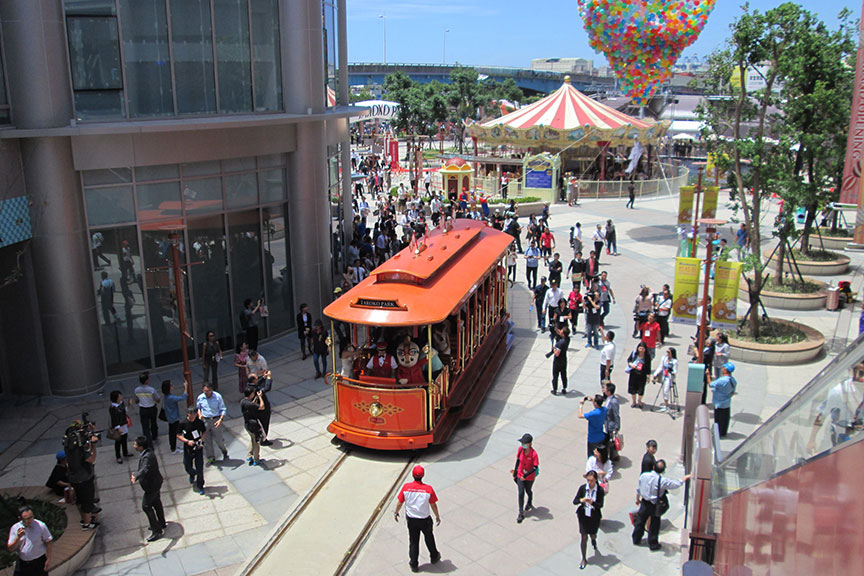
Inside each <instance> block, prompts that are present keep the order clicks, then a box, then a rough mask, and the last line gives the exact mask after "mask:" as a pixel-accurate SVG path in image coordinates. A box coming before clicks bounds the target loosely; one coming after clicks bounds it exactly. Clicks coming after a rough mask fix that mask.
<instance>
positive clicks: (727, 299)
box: [711, 260, 741, 328]
mask: <svg viewBox="0 0 864 576" xmlns="http://www.w3.org/2000/svg"><path fill="white" fill-rule="evenodd" d="M740 280H741V262H724V261H722V260H720V261H718V262H716V263H715V268H714V300H713V305H712V307H711V326H714V327H717V328H736V327H737V320H738V317H737V312H738V283H739V282H740Z"/></svg>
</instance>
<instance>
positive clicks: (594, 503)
mask: <svg viewBox="0 0 864 576" xmlns="http://www.w3.org/2000/svg"><path fill="white" fill-rule="evenodd" d="M585 480H586V482H585V484H583V485H582V486H580V487H579V490H578V491H577V492H576V497H575V498H573V505H574V506H578V508H576V517H577V518H578V519H579V534H580V535H581V536H582V541H581V543H580V545H579V546H580V549H581V551H582V562H581V563H580V564H579V569H580V570H584V569H585V566H587V565H588V559H587V558H586V557H585V553H586V551H587V548H588V537H589V536H590V537H591V546H593V547H594V551H595V552H597V530H598V529H599V528H600V520H601V519H602V518H603V514H602V512H601V510H602V509H603V501H604V500H605V495H604V493H603V489H602V488H601V487H600V484H599V483H598V481H597V472H595V471H594V470H589V471H588V472H586V473H585Z"/></svg>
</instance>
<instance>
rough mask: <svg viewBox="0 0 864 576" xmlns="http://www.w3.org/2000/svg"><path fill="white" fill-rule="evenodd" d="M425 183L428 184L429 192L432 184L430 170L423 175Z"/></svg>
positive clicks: (427, 191)
mask: <svg viewBox="0 0 864 576" xmlns="http://www.w3.org/2000/svg"><path fill="white" fill-rule="evenodd" d="M423 185H424V186H426V193H427V194H429V188H430V187H431V186H432V175H431V174H430V173H429V172H426V175H425V176H423Z"/></svg>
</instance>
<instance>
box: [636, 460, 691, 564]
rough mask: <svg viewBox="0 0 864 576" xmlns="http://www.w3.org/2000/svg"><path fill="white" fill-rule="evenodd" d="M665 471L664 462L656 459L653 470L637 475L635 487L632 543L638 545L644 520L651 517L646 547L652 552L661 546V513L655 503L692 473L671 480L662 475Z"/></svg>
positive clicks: (642, 531)
mask: <svg viewBox="0 0 864 576" xmlns="http://www.w3.org/2000/svg"><path fill="white" fill-rule="evenodd" d="M665 471H666V462H665V461H664V460H657V463H656V464H655V465H654V470H652V471H651V472H645V473H644V474H642V475H641V476H639V487H638V488H637V489H636V505H637V506H639V512H637V513H636V520H635V522H634V524H633V544H634V545H636V546H638V545H639V544H640V543H641V542H642V536H643V535H644V534H645V522H647V521H648V518H651V524H650V525H649V526H648V548H650V549H651V551H652V552H654V551H656V550H660V548H661V546H660V541H659V538H660V517H661V516H662V514H661V513H660V511H659V510H658V509H657V503H658V502H659V501H660V500H661V499H662V497H663V496H664V495H665V494H666V492H667V491H669V490H674V489H676V488H679V487H681V485H682V484H684V482H685V481H687V480H689V479H690V477H691V476H692V474H687V475H686V476H684V477H683V478H682V479H681V480H672V479H671V478H665V477H664V476H663V473H664V472H665Z"/></svg>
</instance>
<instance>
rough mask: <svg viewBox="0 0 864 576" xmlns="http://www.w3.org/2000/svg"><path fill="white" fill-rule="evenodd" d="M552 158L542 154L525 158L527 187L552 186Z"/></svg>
mask: <svg viewBox="0 0 864 576" xmlns="http://www.w3.org/2000/svg"><path fill="white" fill-rule="evenodd" d="M553 168H554V165H553V164H552V161H551V159H549V158H547V157H545V156H543V155H540V156H534V157H533V158H529V159H526V160H525V187H526V188H547V189H548V188H552V169H553Z"/></svg>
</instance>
